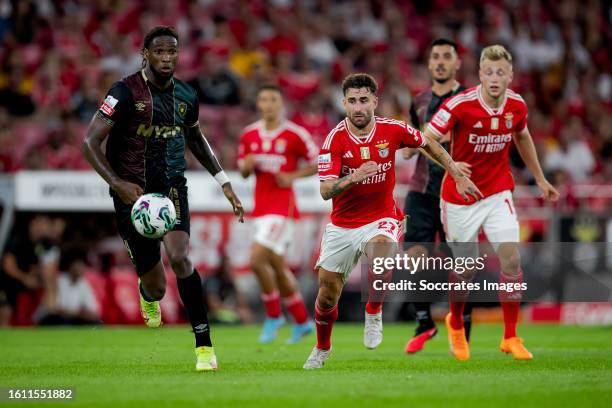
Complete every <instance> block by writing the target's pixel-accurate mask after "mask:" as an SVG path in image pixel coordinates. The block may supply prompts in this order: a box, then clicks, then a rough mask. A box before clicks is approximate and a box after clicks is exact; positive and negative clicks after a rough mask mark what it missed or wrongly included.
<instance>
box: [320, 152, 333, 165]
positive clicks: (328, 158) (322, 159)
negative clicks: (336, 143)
mask: <svg viewBox="0 0 612 408" xmlns="http://www.w3.org/2000/svg"><path fill="white" fill-rule="evenodd" d="M322 163H331V153H325V154H320V155H319V164H322Z"/></svg>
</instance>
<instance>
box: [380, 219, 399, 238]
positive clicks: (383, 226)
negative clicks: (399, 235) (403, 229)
mask: <svg viewBox="0 0 612 408" xmlns="http://www.w3.org/2000/svg"><path fill="white" fill-rule="evenodd" d="M378 229H379V230H383V231H385V232H388V233H389V234H391V235H393V234H395V230H396V226H395V224H394V223H392V222H389V221H380V222H379V223H378Z"/></svg>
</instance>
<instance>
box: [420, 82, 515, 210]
mask: <svg viewBox="0 0 612 408" xmlns="http://www.w3.org/2000/svg"><path fill="white" fill-rule="evenodd" d="M526 126H527V105H526V104H525V101H524V100H523V98H521V96H520V95H519V94H517V93H516V92H514V91H512V90H510V89H508V90H506V95H505V97H504V100H503V102H502V104H501V106H500V107H499V108H497V109H493V108H491V107H489V106H487V104H486V103H485V101H484V100H483V98H482V95H481V85H478V86H476V87H473V88H469V89H466V90H465V91H464V92H462V93H460V94H457V95H456V96H454V97H452V98H450V99H448V100H447V101H446V102H445V103H444V104H443V105H442V106H441V107H440V109H439V110H438V112H436V114H435V115H434V116H433V118H432V120H431V122H429V129H430V130H431V131H432V132H433V133H435V134H436V135H438V136H440V137H442V136H443V135H445V134H446V133H448V132H451V139H450V154H451V156H452V158H453V160H455V161H457V162H460V161H462V162H466V163H469V164H471V165H472V168H471V170H472V176H471V177H470V178H471V180H472V181H473V182H474V184H476V187H478V189H479V190H480V191H481V192H482V194H484V196H485V197H488V196H490V195H493V194H496V193H499V192H501V191H504V190H512V189H514V178H513V177H512V173H511V172H510V159H509V157H508V156H509V154H510V144H511V142H512V136H513V134H514V133H515V132H520V131H522V130H523V129H525V127H526ZM442 199H443V200H444V201H447V202H449V203H452V204H460V205H469V204H472V203H473V201H474V199H473V198H470V201H467V202H466V201H465V200H464V199H463V198H462V197H461V196H460V195H459V193H457V187H456V186H455V181H454V180H453V178H452V177H448V174H446V175H445V176H444V180H443V182H442Z"/></svg>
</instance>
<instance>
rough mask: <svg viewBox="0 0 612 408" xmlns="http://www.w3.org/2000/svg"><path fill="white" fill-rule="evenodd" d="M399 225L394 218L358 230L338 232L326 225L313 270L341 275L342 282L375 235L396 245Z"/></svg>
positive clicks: (331, 226) (398, 236)
mask: <svg viewBox="0 0 612 408" xmlns="http://www.w3.org/2000/svg"><path fill="white" fill-rule="evenodd" d="M401 232H402V231H401V223H400V222H399V221H398V220H396V219H395V218H381V219H380V220H376V221H374V222H371V223H369V224H366V225H363V226H361V227H359V228H342V227H338V226H336V225H334V224H331V223H330V224H327V226H326V227H325V232H324V233H323V238H322V239H321V254H320V255H319V259H318V260H317V264H316V266H315V269H318V268H319V267H321V268H323V269H325V270H327V271H330V272H337V273H341V274H342V275H344V280H345V281H346V280H347V278H348V276H349V275H350V273H351V271H352V270H353V269H354V268H355V265H357V262H359V258H360V257H361V255H362V254H363V251H364V249H365V245H366V244H367V243H368V241H370V240H371V239H372V238H374V237H375V236H377V235H383V236H385V237H388V238H390V239H391V240H393V242H396V243H397V242H399V238H400V236H401Z"/></svg>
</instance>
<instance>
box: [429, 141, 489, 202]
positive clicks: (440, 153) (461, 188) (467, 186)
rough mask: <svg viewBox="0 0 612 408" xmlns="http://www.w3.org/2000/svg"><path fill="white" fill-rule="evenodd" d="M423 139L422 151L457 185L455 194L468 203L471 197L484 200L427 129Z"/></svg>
mask: <svg viewBox="0 0 612 408" xmlns="http://www.w3.org/2000/svg"><path fill="white" fill-rule="evenodd" d="M423 137H424V138H425V139H426V140H427V143H426V145H425V146H423V147H422V148H421V149H423V150H424V151H425V152H426V153H427V154H429V155H430V156H431V157H432V158H433V159H434V160H435V161H437V162H438V163H440V164H441V165H442V166H443V167H444V169H446V171H447V172H448V174H450V175H451V176H452V177H453V179H454V180H455V184H456V185H457V192H458V193H459V194H460V195H461V196H462V197H463V199H464V200H465V201H469V198H468V196H472V197H473V198H474V199H475V200H479V199H481V198H484V195H483V194H482V193H481V192H480V190H479V189H478V187H476V185H475V184H474V183H473V182H472V180H470V179H469V178H468V177H466V175H465V174H464V173H463V171H461V168H459V166H457V163H455V161H454V160H453V159H452V158H451V157H450V155H449V154H448V152H447V151H446V150H444V148H443V147H442V146H441V145H440V143H438V142H437V141H436V138H435V135H434V134H433V132H431V131H430V130H429V129H428V130H426V131H425V133H424V134H423Z"/></svg>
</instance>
